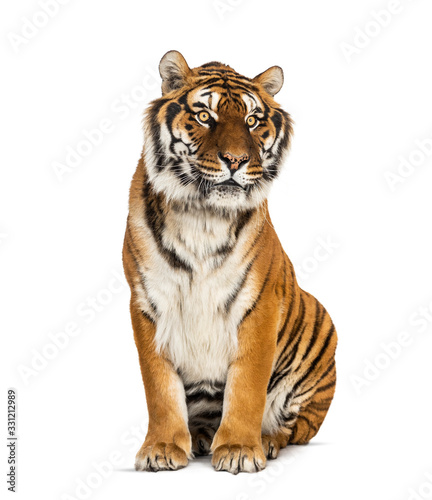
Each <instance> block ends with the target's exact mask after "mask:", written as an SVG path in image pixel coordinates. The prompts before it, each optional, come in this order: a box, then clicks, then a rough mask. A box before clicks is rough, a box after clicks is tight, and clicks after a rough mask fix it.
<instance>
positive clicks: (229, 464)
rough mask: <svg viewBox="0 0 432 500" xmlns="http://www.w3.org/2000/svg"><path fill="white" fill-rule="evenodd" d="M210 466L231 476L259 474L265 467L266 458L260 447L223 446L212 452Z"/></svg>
mask: <svg viewBox="0 0 432 500" xmlns="http://www.w3.org/2000/svg"><path fill="white" fill-rule="evenodd" d="M212 465H213V467H214V468H215V469H216V470H217V471H222V470H225V471H227V472H231V474H238V473H239V472H259V471H260V470H263V469H264V468H265V466H266V457H265V455H264V453H263V450H262V448H261V446H260V445H257V446H253V447H251V446H243V445H241V444H223V445H221V446H218V447H217V448H216V449H215V450H214V452H213V457H212Z"/></svg>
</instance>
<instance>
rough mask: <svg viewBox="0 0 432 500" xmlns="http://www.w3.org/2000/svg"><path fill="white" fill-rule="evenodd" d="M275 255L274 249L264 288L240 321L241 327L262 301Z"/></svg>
mask: <svg viewBox="0 0 432 500" xmlns="http://www.w3.org/2000/svg"><path fill="white" fill-rule="evenodd" d="M273 255H274V249H273V253H272V256H271V260H270V265H269V269H268V271H267V275H266V277H265V279H264V283H263V285H262V287H261V290H260V292H259V294H258V297H257V298H256V300H255V302H254V303H253V304H252V306H251V307H250V308H249V309H248V310H247V311H246V312H245V314H244V315H243V318H242V319H241V321H240V325H241V324H242V323H243V321H244V320H245V319H246V318H247V317H248V316H249V314H250V313H251V312H252V311H253V310H254V309H255V307H256V306H257V304H258V302H259V300H260V298H261V295H262V293H263V292H264V289H265V287H266V285H267V282H268V280H269V278H270V271H271V269H272V267H273Z"/></svg>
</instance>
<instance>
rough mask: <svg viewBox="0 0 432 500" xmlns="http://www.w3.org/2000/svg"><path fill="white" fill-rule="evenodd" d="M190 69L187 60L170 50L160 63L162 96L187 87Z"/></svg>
mask: <svg viewBox="0 0 432 500" xmlns="http://www.w3.org/2000/svg"><path fill="white" fill-rule="evenodd" d="M190 71H191V70H190V68H189V66H188V64H187V62H186V60H185V58H184V57H183V56H182V55H181V54H180V52H177V50H170V51H169V52H167V53H166V54H165V55H164V56H163V57H162V59H161V62H160V63H159V73H160V76H161V77H162V95H164V94H166V93H168V92H171V90H176V89H180V88H182V87H183V85H185V83H186V78H187V75H188V74H189V73H190Z"/></svg>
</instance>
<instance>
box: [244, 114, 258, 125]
mask: <svg viewBox="0 0 432 500" xmlns="http://www.w3.org/2000/svg"><path fill="white" fill-rule="evenodd" d="M246 123H247V124H248V126H249V127H253V126H254V125H256V123H257V119H256V118H255V116H249V117H248V119H247V120H246Z"/></svg>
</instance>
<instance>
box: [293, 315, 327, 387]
mask: <svg viewBox="0 0 432 500" xmlns="http://www.w3.org/2000/svg"><path fill="white" fill-rule="evenodd" d="M334 332H335V327H334V325H333V324H332V325H331V327H330V329H329V331H328V333H327V336H326V339H325V341H324V344H323V346H322V347H321V349H320V351H319V353H318V354H317V356H316V357H315V358H314V360H313V361H312V363H311V364H310V365H309V368H308V369H307V370H306V371H305V373H304V374H303V375H302V377H300V378H299V379H298V380H297V382H296V383H295V384H294V387H293V388H292V393H295V391H296V390H297V389H298V388H299V387H300V385H301V384H302V383H303V382H304V381H305V380H306V379H307V378H308V377H309V375H310V374H311V373H312V372H313V371H314V370H315V368H316V367H317V365H318V363H319V362H320V361H321V359H322V357H323V356H324V353H325V352H326V350H327V347H328V346H329V344H330V340H331V338H332V336H333V334H334ZM321 378H322V377H321Z"/></svg>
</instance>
